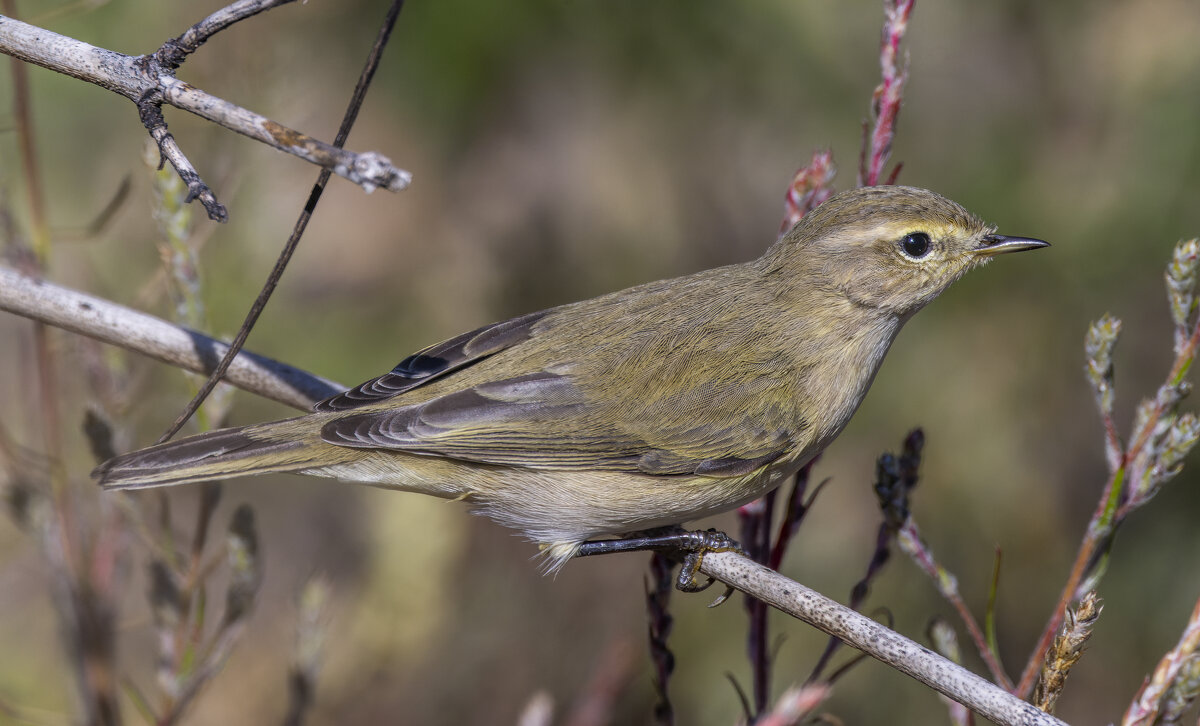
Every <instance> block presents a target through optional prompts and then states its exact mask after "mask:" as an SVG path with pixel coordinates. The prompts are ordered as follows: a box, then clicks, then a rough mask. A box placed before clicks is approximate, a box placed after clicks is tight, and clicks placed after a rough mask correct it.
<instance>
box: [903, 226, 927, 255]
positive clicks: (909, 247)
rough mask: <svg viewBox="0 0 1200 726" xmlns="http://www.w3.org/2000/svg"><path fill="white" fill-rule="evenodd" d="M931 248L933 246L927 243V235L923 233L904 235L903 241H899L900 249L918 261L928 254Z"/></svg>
mask: <svg viewBox="0 0 1200 726" xmlns="http://www.w3.org/2000/svg"><path fill="white" fill-rule="evenodd" d="M932 248H933V244H932V243H931V242H930V241H929V235H927V234H925V233H924V232H909V233H908V234H906V235H904V239H902V240H900V249H902V250H904V254H906V255H908V256H909V257H912V258H914V259H920V258H922V257H924V256H925V255H927V254H929V250H930V249H932Z"/></svg>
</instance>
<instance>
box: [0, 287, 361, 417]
mask: <svg viewBox="0 0 1200 726" xmlns="http://www.w3.org/2000/svg"><path fill="white" fill-rule="evenodd" d="M0 310H6V311H8V312H11V313H15V314H17V315H21V316H23V317H26V318H31V319H33V320H40V321H42V322H44V323H46V324H48V325H53V326H55V327H59V328H63V329H65V330H70V331H72V332H75V333H80V334H82V335H86V336H88V337H90V338H95V339H96V340H100V341H102V342H105V343H111V344H113V345H117V346H120V347H122V348H125V349H127V350H132V351H135V352H138V353H141V354H143V355H147V356H150V357H151V358H154V359H156V360H160V361H162V362H164V363H169V364H171V365H174V366H178V367H180V368H185V369H187V370H190V371H194V372H196V373H202V374H207V373H209V372H210V371H211V370H212V369H213V366H215V365H216V363H217V361H218V360H220V358H221V356H222V354H224V352H225V350H226V349H227V346H226V345H225V344H224V343H222V342H219V341H217V340H214V339H213V338H210V337H208V336H206V335H204V334H202V333H197V332H196V331H194V330H189V329H187V328H183V327H180V326H178V325H174V324H172V323H168V322H167V321H165V320H162V319H160V318H156V317H154V316H153V315H148V314H146V313H142V312H138V311H136V310H132V309H130V308H127V307H125V306H123V305H118V304H116V303H113V302H110V301H108V300H104V299H103V298H98V297H93V296H91V295H86V294H84V293H81V292H77V291H75V290H71V289H69V288H65V287H61V286H59V285H55V284H53V283H50V282H47V281H45V280H39V279H37V278H35V277H31V276H29V275H26V274H24V273H21V272H18V271H16V270H14V269H12V268H9V267H0ZM225 380H227V381H229V382H230V383H232V384H233V385H235V386H237V387H238V388H241V389H244V390H247V391H250V392H251V393H256V394H258V395H260V396H263V397H264V398H269V399H271V400H273V401H278V402H280V403H284V404H287V405H289V406H292V407H294V408H298V409H301V410H307V409H309V408H311V407H312V404H313V403H315V402H317V401H319V400H321V399H323V398H327V397H329V396H331V395H333V394H334V393H337V392H338V391H343V390H345V389H346V387H345V386H343V385H341V384H339V383H335V382H333V381H330V380H327V379H324V378H320V377H318V376H314V375H312V374H311V373H307V372H305V371H302V370H300V369H298V368H293V367H292V366H289V365H286V364H283V363H279V362H278V361H274V360H271V359H270V358H266V357H263V356H260V355H255V354H254V353H248V352H244V351H243V352H242V353H241V354H240V355H238V357H237V358H235V359H234V362H233V365H232V366H230V368H229V372H228V374H227V375H226V377H225Z"/></svg>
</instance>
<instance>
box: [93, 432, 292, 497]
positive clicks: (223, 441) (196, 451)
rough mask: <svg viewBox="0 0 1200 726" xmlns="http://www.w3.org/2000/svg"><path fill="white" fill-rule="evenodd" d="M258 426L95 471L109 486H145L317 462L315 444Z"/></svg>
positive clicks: (159, 448) (143, 453)
mask: <svg viewBox="0 0 1200 726" xmlns="http://www.w3.org/2000/svg"><path fill="white" fill-rule="evenodd" d="M255 428H258V427H241V428H230V429H221V430H218V431H210V432H208V433H204V434H199V435H196V436H189V437H187V438H184V439H180V440H178V441H169V442H167V443H165V444H158V445H156V446H150V447H148V448H145V449H139V450H138V451H133V452H130V453H128V454H123V455H121V456H118V457H115V458H113V459H110V460H108V461H106V462H104V463H103V464H101V465H100V466H98V467H96V469H95V471H93V472H92V477H93V478H95V479H96V480H97V481H98V482H99V484H100V486H102V487H104V488H105V489H144V488H147V487H158V486H170V485H172V484H185V483H189V482H202V481H210V480H213V479H224V478H226V477H232V476H244V475H247V474H265V473H268V472H280V471H295V470H297V469H304V468H306V467H309V466H312V463H313V461H312V452H311V449H312V448H313V447H311V446H309V445H308V444H307V442H305V441H303V440H300V439H291V440H271V439H268V438H259V437H256V436H252V435H251V434H250V433H248V431H250V430H251V429H255Z"/></svg>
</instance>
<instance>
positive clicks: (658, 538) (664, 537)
mask: <svg viewBox="0 0 1200 726" xmlns="http://www.w3.org/2000/svg"><path fill="white" fill-rule="evenodd" d="M646 550H649V551H652V552H662V553H664V554H667V555H671V556H673V557H674V559H678V560H680V562H681V563H682V567H681V568H680V570H679V577H678V578H676V580H675V587H676V588H678V589H679V590H680V591H682V592H701V591H703V590H707V589H708V588H709V587H711V586H712V584H713V582H715V580H714V579H713V578H711V577H710V578H708V580H707V582H703V583H701V582H698V581H697V575H699V574H700V565H701V564H702V563H703V562H704V555H705V554H707V553H709V552H737V553H738V554H742V555H744V554H746V553H745V551H744V550H743V549H742V546H741V545H740V544H738V543H737V542H736V541H735V540H734V539H733V538H732V537H730V536H729V535H727V534H725V533H724V532H720V531H717V530H715V529H709V530H693V531H689V530H685V529H683V528H682V527H666V528H663V529H656V530H650V531H647V532H638V533H636V534H632V535H629V536H627V537H621V538H620V539H604V540H592V541H588V542H584V543H583V544H581V545H580V546H579V551H578V552H577V553H576V555H575V556H576V557H591V556H593V555H605V554H611V553H613V552H639V551H646ZM731 594H733V588H732V587H730V588H727V589H726V591H725V593H724V594H722V595H721V596H720V597H719V598H717V599H716V600H715V601H714V602H713V603H712V604H711V605H709V607H716V606H717V605H720V604H721V603H723V602H725V600H727V599H728V598H729V596H730V595H731Z"/></svg>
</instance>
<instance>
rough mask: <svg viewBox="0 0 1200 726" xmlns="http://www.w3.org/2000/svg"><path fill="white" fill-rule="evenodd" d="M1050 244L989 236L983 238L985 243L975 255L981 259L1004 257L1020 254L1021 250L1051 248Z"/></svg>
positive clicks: (1027, 238)
mask: <svg viewBox="0 0 1200 726" xmlns="http://www.w3.org/2000/svg"><path fill="white" fill-rule="evenodd" d="M1049 246H1050V243H1049V242H1043V241H1042V240H1040V239H1033V238H1031V237H1005V236H1004V235H1002V234H989V235H988V236H987V237H984V238H983V243H982V244H980V245H979V246H978V247H976V248H975V254H977V255H980V256H981V257H991V256H993V255H1002V254H1004V253H1005V252H1020V251H1021V250H1036V249H1038V248H1039V247H1049Z"/></svg>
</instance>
